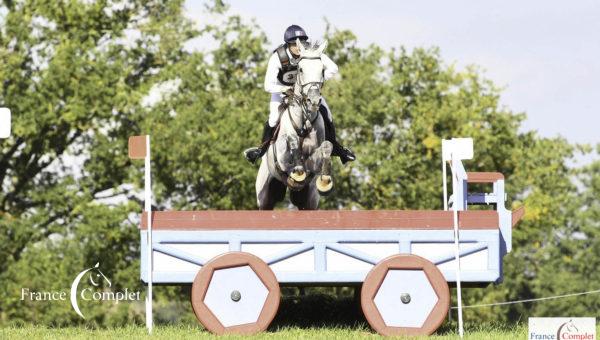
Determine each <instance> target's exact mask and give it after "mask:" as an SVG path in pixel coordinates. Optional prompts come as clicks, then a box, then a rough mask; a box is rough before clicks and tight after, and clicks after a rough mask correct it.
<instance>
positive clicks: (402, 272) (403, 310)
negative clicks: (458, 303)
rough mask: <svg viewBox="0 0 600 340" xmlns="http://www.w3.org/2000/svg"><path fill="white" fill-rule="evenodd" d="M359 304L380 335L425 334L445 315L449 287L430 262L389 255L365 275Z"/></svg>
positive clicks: (441, 320) (436, 325)
mask: <svg viewBox="0 0 600 340" xmlns="http://www.w3.org/2000/svg"><path fill="white" fill-rule="evenodd" d="M361 306H362V310H363V313H364V314H365V317H366V319H367V321H368V322H369V324H370V325H371V327H373V329H374V330H375V331H377V333H379V334H381V335H429V334H431V333H433V332H434V331H435V330H436V329H438V327H439V326H440V325H441V324H442V322H443V321H444V319H445V318H446V315H447V314H448V307H449V306H450V290H449V288H448V283H447V282H446V279H445V278H444V276H443V275H442V273H441V272H440V270H439V269H438V268H437V267H436V266H435V265H434V264H433V263H431V262H429V261H428V260H426V259H424V258H422V257H420V256H416V255H393V256H390V257H388V258H386V259H384V260H382V261H381V262H379V263H378V264H377V265H376V266H375V267H373V269H371V271H370V272H369V274H367V277H366V278H365V281H364V283H363V286H362V290H361Z"/></svg>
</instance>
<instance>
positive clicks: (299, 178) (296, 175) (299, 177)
mask: <svg viewBox="0 0 600 340" xmlns="http://www.w3.org/2000/svg"><path fill="white" fill-rule="evenodd" d="M290 178H291V179H293V180H294V181H295V182H298V183H302V182H304V180H305V179H306V171H302V172H292V174H291V175H290Z"/></svg>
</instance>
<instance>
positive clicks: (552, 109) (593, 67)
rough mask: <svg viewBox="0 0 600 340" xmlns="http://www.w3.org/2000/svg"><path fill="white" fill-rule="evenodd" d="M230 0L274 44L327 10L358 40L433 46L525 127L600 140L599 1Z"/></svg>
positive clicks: (315, 27)
mask: <svg viewBox="0 0 600 340" xmlns="http://www.w3.org/2000/svg"><path fill="white" fill-rule="evenodd" d="M226 2H227V3H228V4H229V5H230V9H229V12H228V13H229V14H239V15H241V16H242V17H243V18H244V19H245V20H246V21H247V22H250V21H251V20H255V21H256V23H257V24H258V25H259V26H260V27H261V28H262V29H263V30H264V31H265V33H266V35H267V37H268V39H269V41H270V42H271V44H272V45H273V47H275V46H276V45H277V44H279V43H280V42H281V41H282V39H283V32H284V30H285V28H286V27H287V26H289V25H291V24H298V25H300V26H302V27H303V28H304V29H305V30H306V31H307V33H308V35H309V36H310V37H311V39H313V40H314V39H321V38H322V37H323V34H324V32H325V20H324V18H327V20H328V21H329V22H330V23H331V25H333V26H334V27H336V28H338V29H349V30H351V31H352V32H353V33H354V34H355V35H356V36H357V38H358V43H359V45H361V46H367V45H369V44H371V43H374V44H377V45H379V46H381V47H383V48H392V47H400V46H404V47H406V48H408V49H412V48H414V47H432V46H437V47H439V48H440V52H441V55H442V58H443V59H444V61H445V62H446V63H447V64H448V65H450V64H454V65H456V66H457V67H458V68H464V67H465V66H467V65H471V64H474V65H478V66H479V67H480V68H481V70H482V71H483V72H484V76H485V77H486V78H488V79H491V80H492V81H493V82H494V83H495V84H496V85H497V86H500V87H501V88H503V92H502V96H501V103H502V105H505V106H507V107H508V108H510V109H511V110H512V111H513V112H525V113H526V114H527V119H526V121H525V122H524V124H523V128H522V130H523V131H527V130H537V131H538V133H539V134H540V135H542V136H545V137H555V136H558V135H560V136H563V137H565V138H567V139H568V140H569V141H571V142H576V143H590V144H596V143H600V132H599V131H600V100H599V99H600V98H599V97H600V1H588V0H582V1H570V2H566V1H538V0H534V1H515V0H506V1H495V2H493V3H492V2H491V1H464V0H458V1H431V0H421V1H383V0H370V1H368V2H366V1H341V0H303V1H299V2H287V1H241V0H229V1H227V0H226ZM203 3H204V2H203V1H197V0H196V1H192V0H187V2H186V9H187V15H188V16H189V17H191V18H193V19H194V20H196V21H198V22H199V25H202V24H204V23H205V21H206V20H207V17H206V13H204V7H203V6H204V5H203ZM290 4H298V5H300V6H297V8H292V7H290V6H289V5H290ZM299 7H301V8H299ZM195 43H196V44H197V46H195V47H196V48H199V49H201V48H202V46H200V45H201V44H202V42H201V41H197V42H195Z"/></svg>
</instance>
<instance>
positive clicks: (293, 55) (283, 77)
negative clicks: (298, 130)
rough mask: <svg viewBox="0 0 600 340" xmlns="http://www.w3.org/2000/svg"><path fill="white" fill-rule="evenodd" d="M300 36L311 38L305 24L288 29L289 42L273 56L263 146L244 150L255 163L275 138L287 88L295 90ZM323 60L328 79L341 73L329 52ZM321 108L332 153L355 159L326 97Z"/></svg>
mask: <svg viewBox="0 0 600 340" xmlns="http://www.w3.org/2000/svg"><path fill="white" fill-rule="evenodd" d="M296 39H299V40H300V41H302V42H304V41H306V40H308V36H307V35H306V33H305V32H304V30H303V29H302V27H300V26H298V25H292V26H290V27H288V28H287V29H286V30H285V34H284V35H283V40H284V41H285V43H284V44H282V45H280V46H279V47H277V49H275V51H273V54H272V55H271V58H270V59H269V64H268V66H267V74H266V76H265V91H267V92H270V93H271V103H270V105H269V109H270V113H269V119H268V120H267V122H266V123H265V126H264V130H263V136H262V143H261V144H260V146H259V147H253V148H249V149H246V150H245V151H244V156H245V157H246V159H247V160H248V161H249V162H251V163H254V162H256V160H257V159H259V158H260V157H262V156H263V155H264V154H265V152H266V151H267V149H268V147H269V141H270V140H271V138H272V137H273V132H274V131H275V127H276V126H277V123H278V122H279V105H280V104H281V101H282V99H283V94H284V93H285V92H286V91H289V90H290V89H293V86H294V83H295V81H296V73H297V71H298V62H299V61H300V60H299V58H300V50H299V47H298V46H296ZM321 60H322V62H323V67H324V80H327V79H330V78H331V77H333V76H334V75H335V74H336V73H337V71H338V67H337V65H336V64H335V63H334V62H333V61H332V60H331V59H330V58H329V57H328V56H326V55H325V54H322V55H321ZM319 111H320V112H321V116H323V122H324V123H325V139H327V140H328V141H330V142H331V143H332V144H333V151H332V155H333V156H338V157H340V160H341V161H342V164H345V163H346V162H348V161H353V160H355V159H356V156H355V155H354V153H352V151H350V149H348V148H345V147H343V146H342V145H341V144H339V143H338V141H337V140H336V137H335V126H334V125H333V117H332V116H331V110H330V109H329V107H328V106H327V103H326V102H325V98H322V99H321V107H320V108H319ZM324 111H325V112H326V113H325V112H324Z"/></svg>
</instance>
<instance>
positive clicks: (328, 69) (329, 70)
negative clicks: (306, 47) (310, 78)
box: [321, 54, 338, 80]
mask: <svg viewBox="0 0 600 340" xmlns="http://www.w3.org/2000/svg"><path fill="white" fill-rule="evenodd" d="M321 61H322V62H323V68H324V69H325V80H329V79H331V78H333V76H335V75H336V74H337V73H338V66H337V65H336V64H335V63H334V62H333V60H331V58H329V57H328V56H327V55H326V54H321Z"/></svg>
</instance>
